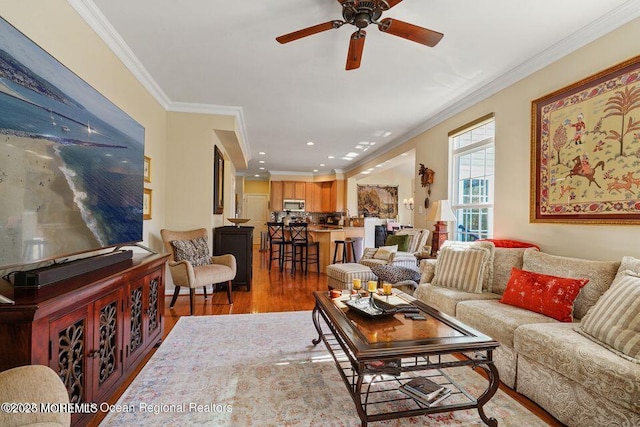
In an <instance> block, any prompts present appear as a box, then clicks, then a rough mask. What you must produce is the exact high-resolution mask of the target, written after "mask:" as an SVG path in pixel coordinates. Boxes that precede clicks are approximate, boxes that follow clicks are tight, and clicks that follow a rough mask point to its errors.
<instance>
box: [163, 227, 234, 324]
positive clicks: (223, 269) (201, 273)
mask: <svg viewBox="0 0 640 427" xmlns="http://www.w3.org/2000/svg"><path fill="white" fill-rule="evenodd" d="M160 235H161V236H162V241H163V243H164V247H165V249H166V251H167V252H169V253H170V254H171V258H170V260H169V261H168V264H169V272H170V273H171V278H172V279H173V284H174V285H175V291H174V293H173V298H171V304H170V305H169V308H173V306H174V304H175V302H176V299H177V298H178V294H179V293H180V288H181V287H186V288H189V306H190V309H191V315H193V313H194V305H195V289H196V288H199V287H202V288H204V296H205V299H206V298H207V285H215V284H217V283H226V285H227V298H228V299H229V304H233V296H232V293H231V292H232V283H231V281H232V280H233V279H234V278H235V277H236V271H237V267H236V258H235V257H234V256H233V255H231V254H225V255H219V256H210V255H209V247H208V245H207V230H206V228H200V229H197V230H190V231H170V230H166V229H163V230H160Z"/></svg>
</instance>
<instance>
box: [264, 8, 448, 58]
mask: <svg viewBox="0 0 640 427" xmlns="http://www.w3.org/2000/svg"><path fill="white" fill-rule="evenodd" d="M337 1H338V3H340V4H341V5H342V18H343V20H342V21H339V20H333V21H329V22H325V23H323V24H318V25H314V26H312V27H308V28H303V29H302V30H298V31H294V32H292V33H289V34H285V35H282V36H280V37H276V40H277V41H278V42H279V43H282V44H284V43H289V42H292V41H294V40H298V39H301V38H303V37H307V36H311V35H313V34H318V33H321V32H324V31H328V30H335V29H338V28H340V27H342V26H343V25H344V24H350V25H353V26H355V27H356V28H358V30H356V31H355V32H354V33H353V34H352V35H351V40H350V42H349V51H348V53H347V65H346V67H345V68H346V69H347V70H355V69H356V68H360V61H361V60H362V52H363V50H364V40H365V38H366V36H367V33H366V31H364V28H366V27H368V26H369V25H371V24H374V25H377V26H378V29H379V30H380V31H381V32H383V33H387V34H391V35H394V36H397V37H401V38H403V39H407V40H411V41H413V42H416V43H420V44H423V45H425V46H429V47H433V46H435V45H436V44H438V42H439V41H440V40H441V39H442V37H443V34H442V33H439V32H437V31H433V30H429V29H427V28H422V27H419V26H417V25H413V24H410V23H408V22H403V21H400V20H398V19H391V18H385V19H383V20H381V21H379V19H380V17H381V16H382V13H383V12H385V11H387V10H389V9H391V8H392V7H394V6H395V5H397V4H398V3H400V2H401V1H402V0H373V1H359V0H337Z"/></svg>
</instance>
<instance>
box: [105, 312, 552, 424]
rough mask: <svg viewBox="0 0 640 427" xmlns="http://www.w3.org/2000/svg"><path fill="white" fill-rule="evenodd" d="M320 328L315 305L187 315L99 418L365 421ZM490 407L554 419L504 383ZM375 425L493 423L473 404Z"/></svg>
mask: <svg viewBox="0 0 640 427" xmlns="http://www.w3.org/2000/svg"><path fill="white" fill-rule="evenodd" d="M316 337H317V332H316V330H315V328H314V326H313V322H312V319H311V312H308V311H307V312H288V313H264V314H238V315H225V316H197V317H182V318H180V320H179V321H178V323H177V324H176V326H175V327H174V328H173V330H172V331H171V333H170V334H169V336H168V337H167V339H166V340H165V341H164V342H163V343H162V345H161V346H160V348H159V349H158V350H157V352H156V353H155V354H154V355H153V357H152V358H151V359H150V360H149V362H148V363H147V365H146V366H145V367H144V368H143V369H142V371H141V372H140V374H139V375H138V376H137V377H136V379H135V380H134V381H133V383H132V384H131V385H130V386H129V388H128V389H127V390H126V391H125V393H124V394H123V395H122V397H121V398H120V400H119V401H118V402H117V404H116V406H115V407H114V408H113V410H112V411H111V412H110V413H109V415H108V416H107V417H106V418H105V419H104V420H103V422H102V423H101V424H100V425H101V426H158V425H162V426H187V425H189V426H193V425H202V426H242V427H244V426H274V427H275V426H322V427H325V426H336V427H338V426H349V427H355V426H360V419H359V418H358V416H357V412H356V408H355V405H354V403H353V400H352V399H351V397H350V396H349V394H348V392H347V388H346V386H345V385H344V382H343V381H342V378H341V377H340V375H339V373H338V370H337V368H336V366H335V364H334V362H333V360H332V359H331V356H330V355H329V353H328V352H327V350H326V348H325V346H324V344H322V343H321V344H319V345H318V346H315V347H314V346H313V345H312V344H311V340H312V339H313V338H316ZM450 371H453V370H450ZM455 376H456V378H457V380H458V381H460V382H461V383H463V384H465V385H466V387H467V388H468V389H469V390H472V391H473V390H484V389H485V388H486V382H487V380H486V379H484V378H483V377H482V376H481V375H479V374H478V373H476V372H474V371H473V370H472V369H470V368H468V367H461V368H455ZM116 411H120V412H116ZM485 412H486V414H487V415H488V416H490V417H495V418H496V419H497V420H498V423H499V425H500V426H504V427H509V426H513V427H516V426H517V427H521V426H529V427H532V426H545V425H546V423H544V422H543V421H541V420H540V419H539V418H538V417H536V416H535V415H534V414H532V413H531V412H529V411H528V410H527V409H526V408H524V407H523V406H522V405H520V404H519V403H518V402H516V401H514V400H513V399H511V398H510V397H509V396H507V395H506V394H505V393H503V392H502V391H500V390H498V392H497V393H496V395H495V396H494V397H493V398H492V399H491V401H490V402H489V403H488V404H487V405H485ZM370 425H371V426H374V427H376V426H410V425H421V426H482V425H484V424H483V423H482V421H481V420H480V417H479V416H478V412H477V410H475V409H474V410H465V411H458V412H454V413H441V414H437V415H430V416H420V417H413V418H405V419H399V420H390V421H381V422H374V423H370Z"/></svg>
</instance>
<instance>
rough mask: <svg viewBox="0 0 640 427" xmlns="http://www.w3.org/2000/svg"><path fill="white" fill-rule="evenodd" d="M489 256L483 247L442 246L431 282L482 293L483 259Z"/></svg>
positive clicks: (445, 286) (484, 264)
mask: <svg viewBox="0 0 640 427" xmlns="http://www.w3.org/2000/svg"><path fill="white" fill-rule="evenodd" d="M489 256H490V253H489V250H487V249H485V248H479V247H478V248H471V247H467V248H460V247H443V248H442V249H440V253H439V254H438V262H437V263H436V272H435V275H434V277H433V280H432V282H431V284H433V285H436V286H442V287H444V288H453V289H458V290H461V291H465V292H472V293H476V294H478V293H482V282H483V279H484V270H485V266H486V263H485V260H486V258H487V257H489Z"/></svg>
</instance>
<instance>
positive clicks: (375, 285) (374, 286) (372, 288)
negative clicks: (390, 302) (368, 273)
mask: <svg viewBox="0 0 640 427" xmlns="http://www.w3.org/2000/svg"><path fill="white" fill-rule="evenodd" d="M376 289H378V282H376V281H375V280H369V282H367V290H368V291H369V292H375V291H376Z"/></svg>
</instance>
